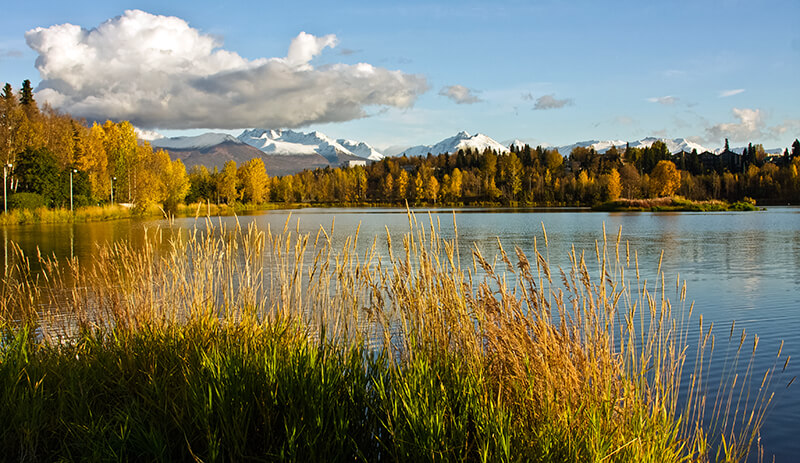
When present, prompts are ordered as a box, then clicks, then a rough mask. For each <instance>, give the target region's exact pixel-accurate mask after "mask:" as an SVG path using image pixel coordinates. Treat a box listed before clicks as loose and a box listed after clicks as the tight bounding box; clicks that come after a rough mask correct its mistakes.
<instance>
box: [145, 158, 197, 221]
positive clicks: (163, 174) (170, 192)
mask: <svg viewBox="0 0 800 463" xmlns="http://www.w3.org/2000/svg"><path fill="white" fill-rule="evenodd" d="M153 161H154V162H153V164H152V168H153V171H154V173H155V174H156V176H157V178H158V183H157V185H158V189H157V191H158V196H157V197H156V198H155V199H156V201H158V202H160V203H161V204H162V205H163V207H164V210H165V211H167V212H175V211H176V210H177V208H178V205H179V204H181V203H182V202H183V200H184V199H186V194H187V193H188V192H189V177H188V176H187V175H186V166H184V165H183V162H182V161H181V160H180V159H176V160H174V161H172V160H170V158H169V154H168V153H167V152H166V151H164V150H158V151H157V152H156V153H155V154H154V155H153Z"/></svg>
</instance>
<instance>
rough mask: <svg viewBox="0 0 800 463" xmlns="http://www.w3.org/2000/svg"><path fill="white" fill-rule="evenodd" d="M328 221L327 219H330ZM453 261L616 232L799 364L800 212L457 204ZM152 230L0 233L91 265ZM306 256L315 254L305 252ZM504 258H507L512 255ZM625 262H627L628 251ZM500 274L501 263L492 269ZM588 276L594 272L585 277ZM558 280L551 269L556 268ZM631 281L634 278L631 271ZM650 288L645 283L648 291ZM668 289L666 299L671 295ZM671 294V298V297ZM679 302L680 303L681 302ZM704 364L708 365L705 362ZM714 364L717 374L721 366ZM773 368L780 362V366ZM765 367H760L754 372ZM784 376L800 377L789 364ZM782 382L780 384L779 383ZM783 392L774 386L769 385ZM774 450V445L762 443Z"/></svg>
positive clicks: (796, 444) (398, 214)
mask: <svg viewBox="0 0 800 463" xmlns="http://www.w3.org/2000/svg"><path fill="white" fill-rule="evenodd" d="M430 213H431V215H430V217H431V218H433V220H434V222H435V223H436V221H438V222H439V223H440V224H441V227H442V237H443V238H446V239H449V238H452V237H453V214H452V211H446V210H443V211H440V210H432V211H430ZM288 216H289V213H288V211H269V212H264V213H260V214H256V215H250V216H242V217H239V219H238V220H239V222H240V223H241V224H242V225H245V226H246V225H247V224H249V223H251V222H254V223H255V224H256V225H257V226H258V227H260V228H262V229H264V230H265V229H266V228H267V226H269V227H270V228H271V229H272V231H273V232H276V233H277V232H280V231H281V230H283V227H284V224H285V223H286V219H287V217H288ZM334 217H335V221H334ZM456 220H457V225H458V234H459V245H460V252H461V258H462V264H471V258H470V251H471V248H472V247H473V245H477V247H478V248H479V249H480V250H481V252H482V253H483V255H484V256H485V257H486V258H487V259H488V260H490V261H492V260H493V257H494V256H495V255H496V252H497V237H498V236H499V237H500V239H501V242H502V244H503V246H504V247H505V249H506V251H507V252H508V253H509V254H511V255H513V251H514V246H518V247H520V248H521V249H522V250H523V251H525V252H526V253H527V254H528V256H529V257H531V256H532V255H533V246H534V239H536V242H537V244H538V246H539V249H540V251H541V252H542V253H544V254H546V255H549V258H550V260H551V264H552V265H553V266H554V267H563V268H568V267H569V261H568V259H567V253H568V252H569V250H570V248H571V246H572V245H574V246H575V249H576V251H577V252H578V253H580V252H581V251H585V255H586V259H587V262H588V263H589V268H590V269H594V268H595V264H596V257H595V242H596V240H600V244H601V245H602V227H603V224H604V223H605V227H606V233H607V236H608V238H609V241H610V242H611V243H610V245H611V247H610V248H609V253H610V254H609V255H611V256H613V241H614V240H615V239H616V236H617V232H618V230H619V228H620V227H622V239H623V246H622V248H621V256H622V258H623V259H624V249H625V247H624V241H625V240H628V241H629V242H630V246H631V252H633V251H634V250H635V251H637V253H638V258H639V266H640V270H641V273H642V276H643V277H644V278H646V279H648V280H649V281H652V280H653V277H654V275H655V272H656V268H657V266H658V260H659V256H660V255H661V252H662V250H663V252H664V260H663V265H662V269H663V271H664V272H665V273H666V276H667V284H668V288H670V285H671V287H672V288H674V287H675V278H676V276H677V275H680V278H681V280H686V281H687V298H688V299H689V300H690V301H691V300H694V301H695V314H698V313H702V314H703V315H704V318H705V320H706V326H708V323H710V322H712V321H713V322H714V323H715V326H716V327H718V328H715V331H717V334H718V336H720V337H723V336H722V335H723V334H724V335H725V336H724V337H725V338H727V332H728V329H729V327H730V323H731V321H732V320H736V326H737V330H739V329H740V328H746V329H747V331H748V333H757V334H759V336H760V338H761V341H760V343H759V358H758V361H759V362H762V365H764V368H766V367H767V366H771V365H772V362H773V360H774V354H775V352H776V351H777V347H778V345H779V344H780V340H782V339H783V340H785V341H786V344H785V346H784V357H785V356H786V355H787V353H788V354H790V355H791V354H794V355H795V358H798V359H800V329H798V327H800V208H771V209H770V210H769V211H766V212H756V213H751V212H746V213H589V212H576V211H572V210H570V211H562V212H544V211H541V210H524V211H517V212H509V211H492V210H486V209H462V210H459V211H458V212H457V214H456ZM298 221H299V228H300V231H301V232H303V233H311V234H312V236H313V235H315V234H316V232H317V231H318V230H319V227H320V226H323V227H325V229H326V230H327V231H328V232H329V233H330V230H331V225H332V223H335V227H334V232H333V234H332V238H333V243H334V247H340V246H341V245H342V244H343V243H344V241H345V239H346V238H347V237H348V236H351V235H352V234H353V233H354V232H355V230H356V228H357V227H358V225H359V224H360V225H361V231H360V237H359V248H361V250H362V252H360V255H363V250H365V249H367V248H369V247H370V246H371V245H372V242H373V239H374V237H375V236H377V237H378V238H377V248H378V250H379V252H381V253H383V254H384V255H385V253H386V227H388V228H389V230H390V231H391V233H392V239H393V243H394V245H395V246H396V248H395V253H396V254H395V255H396V256H399V254H397V252H398V251H399V250H400V249H401V246H402V235H403V234H405V233H406V232H408V229H409V228H408V217H407V215H406V212H405V210H402V209H301V210H295V211H291V220H290V223H289V229H290V230H292V231H294V230H295V229H296V227H297V226H298ZM417 221H418V223H419V224H420V225H423V226H425V227H426V233H427V232H428V230H429V226H428V225H429V215H428V210H421V211H417ZM235 222H236V219H235V218H233V217H225V218H221V219H214V220H213V224H214V225H215V226H219V224H220V223H224V224H227V226H228V228H229V229H230V228H232V227H233V226H234V225H235ZM542 223H544V226H545V228H546V229H547V237H548V241H549V243H550V247H549V250H547V252H546V253H545V250H544V234H543V232H542ZM195 225H197V226H198V227H199V228H200V229H205V226H206V224H205V221H204V220H201V221H199V222H195V220H194V219H177V220H176V221H175V226H176V227H183V228H191V227H194V226H195ZM145 226H146V227H148V228H150V229H153V228H155V227H157V226H160V227H161V228H162V229H163V230H162V233H163V235H164V237H168V236H169V235H170V233H172V231H171V229H170V225H169V224H168V223H167V222H166V221H150V222H135V221H127V220H123V221H114V222H100V223H88V224H74V225H69V224H57V225H46V224H38V225H27V226H17V227H6V228H4V229H3V241H4V247H3V252H4V253H5V252H6V250H7V248H8V242H9V241H14V242H16V243H18V244H19V245H20V247H21V248H22V249H23V250H24V251H25V252H26V253H27V254H28V255H29V256H35V255H36V248H37V247H39V248H40V249H41V250H42V254H47V255H49V254H55V255H56V256H58V257H60V258H63V257H70V256H71V255H75V256H77V257H78V258H79V259H81V260H86V259H91V256H92V254H93V253H94V252H95V249H96V246H97V245H98V244H101V243H110V242H117V241H123V240H125V241H130V242H131V243H132V244H134V245H137V244H139V245H140V244H141V243H142V239H143V230H144V228H145ZM312 258H313V256H312ZM512 260H513V259H512ZM631 262H633V256H631ZM499 268H504V266H501V267H499ZM595 274H596V272H595V273H593V274H592V275H593V276H594V275H595ZM555 275H557V273H555ZM628 275H629V276H630V277H634V276H635V275H634V274H633V273H632V272H631V273H629V274H628ZM648 286H649V287H651V288H652V283H651V284H648ZM668 294H670V293H668ZM672 294H674V293H672ZM687 306H688V305H687ZM712 366H713V363H712ZM721 366H722V365H719V366H718V367H721ZM781 366H782V362H781ZM764 368H761V370H762V371H763V369H764ZM790 370H791V372H790V374H789V375H788V377H785V379H786V381H785V382H788V380H789V379H790V378H791V377H792V376H793V375H797V374H798V368H796V367H795V366H793V365H791V364H790ZM785 382H784V384H785ZM798 387H800V385H798V384H796V385H793V387H792V390H790V391H788V392H782V391H778V392H779V397H778V399H777V402H776V404H775V407H774V408H773V411H772V413H771V415H770V417H769V419H768V427H767V428H766V429H765V432H764V433H763V434H762V442H764V443H765V445H767V446H768V448H772V449H773V450H778V451H779V456H778V460H779V461H780V460H782V458H781V455H784V456H785V457H784V458H791V457H792V456H796V455H800V440H798V439H795V438H792V437H791V434H792V433H793V432H796V431H797V430H798V429H800V394H798V393H797V391H798ZM778 389H783V388H778ZM773 441H778V442H780V443H781V446H782V447H781V448H780V449H775V448H774V445H771V442H773Z"/></svg>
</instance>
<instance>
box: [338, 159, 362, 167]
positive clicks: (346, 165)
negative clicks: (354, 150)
mask: <svg viewBox="0 0 800 463" xmlns="http://www.w3.org/2000/svg"><path fill="white" fill-rule="evenodd" d="M342 166H343V167H355V166H361V167H367V161H366V160H363V161H361V160H359V161H347V163H345V164H342Z"/></svg>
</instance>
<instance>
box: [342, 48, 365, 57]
mask: <svg viewBox="0 0 800 463" xmlns="http://www.w3.org/2000/svg"><path fill="white" fill-rule="evenodd" d="M358 53H361V50H353V49H352V48H340V49H339V55H341V56H350V55H355V54H358Z"/></svg>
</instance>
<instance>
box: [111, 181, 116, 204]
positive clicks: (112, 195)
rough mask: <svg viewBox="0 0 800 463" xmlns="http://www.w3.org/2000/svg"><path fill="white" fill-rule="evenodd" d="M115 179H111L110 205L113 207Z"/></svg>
mask: <svg viewBox="0 0 800 463" xmlns="http://www.w3.org/2000/svg"><path fill="white" fill-rule="evenodd" d="M116 179H117V177H111V205H114V180H116Z"/></svg>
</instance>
